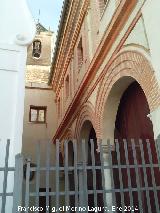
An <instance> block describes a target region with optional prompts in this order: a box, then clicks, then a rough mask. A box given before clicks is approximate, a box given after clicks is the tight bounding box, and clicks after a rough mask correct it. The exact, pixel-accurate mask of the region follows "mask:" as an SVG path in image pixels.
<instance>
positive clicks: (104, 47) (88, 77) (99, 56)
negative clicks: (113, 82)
mask: <svg viewBox="0 0 160 213" xmlns="http://www.w3.org/2000/svg"><path fill="white" fill-rule="evenodd" d="M136 3H137V1H136V0H133V1H128V0H126V1H122V3H121V4H120V6H119V8H118V10H117V11H116V13H115V15H114V17H113V18H112V21H111V23H110V25H109V27H108V29H107V32H106V33H105V35H104V37H103V39H102V41H101V43H100V45H99V47H98V48H97V51H96V54H95V56H94V58H93V60H92V62H91V64H90V66H89V69H88V70H87V72H86V74H85V76H84V78H83V80H82V83H81V85H80V87H79V89H78V91H76V94H75V96H74V98H73V100H72V103H71V104H70V106H69V108H68V110H67V112H66V114H65V115H64V117H63V120H62V122H61V123H60V125H59V127H58V129H57V131H56V134H55V136H54V138H53V141H54V140H55V139H56V138H59V137H60V135H61V134H62V130H63V131H64V130H65V127H66V123H67V124H69V123H70V121H71V117H72V116H73V115H74V111H75V107H74V106H75V105H78V103H79V101H80V100H79V97H80V96H82V95H83V93H84V90H85V88H86V85H90V83H91V81H92V78H93V76H94V73H95V71H96V70H98V68H99V67H100V64H101V63H102V61H103V60H104V58H105V56H106V55H107V53H108V51H109V49H110V48H111V46H112V44H113V42H114V40H115V39H116V37H117V36H118V34H119V33H120V31H121V30H122V29H123V26H124V24H125V23H126V20H127V18H128V17H129V15H130V14H131V11H132V10H133V8H134V7H135V5H136ZM134 24H135V23H134ZM115 29H116V30H115ZM128 33H129V32H128ZM124 39H126V38H123V39H122V40H123V43H124V41H125V40H124ZM123 43H121V44H120V45H121V46H122V45H123ZM118 50H119V46H118V48H117V49H116V50H115V54H116V52H117V51H118ZM84 85H85V86H84Z"/></svg>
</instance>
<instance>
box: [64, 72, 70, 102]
mask: <svg viewBox="0 0 160 213" xmlns="http://www.w3.org/2000/svg"><path fill="white" fill-rule="evenodd" d="M65 89H66V99H68V97H69V93H70V91H69V75H67V77H66V81H65Z"/></svg>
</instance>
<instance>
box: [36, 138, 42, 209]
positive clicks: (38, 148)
mask: <svg viewBox="0 0 160 213" xmlns="http://www.w3.org/2000/svg"><path fill="white" fill-rule="evenodd" d="M40 159H41V152H40V141H38V143H37V146H36V164H37V168H36V199H35V204H36V207H38V206H39V186H40ZM36 212H38V211H36Z"/></svg>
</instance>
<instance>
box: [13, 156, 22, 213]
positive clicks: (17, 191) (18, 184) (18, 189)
mask: <svg viewBox="0 0 160 213" xmlns="http://www.w3.org/2000/svg"><path fill="white" fill-rule="evenodd" d="M22 184H23V157H22V156H21V155H20V154H18V155H16V157H15V172H14V189H13V209H12V213H15V212H17V209H18V206H21V205H22Z"/></svg>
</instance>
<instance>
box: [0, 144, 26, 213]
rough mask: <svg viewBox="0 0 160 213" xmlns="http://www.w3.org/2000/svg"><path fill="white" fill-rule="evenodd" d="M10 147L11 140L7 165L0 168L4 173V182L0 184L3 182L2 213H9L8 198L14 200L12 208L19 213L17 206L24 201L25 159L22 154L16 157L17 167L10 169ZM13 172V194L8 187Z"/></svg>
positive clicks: (7, 148) (0, 209) (1, 195)
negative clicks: (7, 210)
mask: <svg viewBox="0 0 160 213" xmlns="http://www.w3.org/2000/svg"><path fill="white" fill-rule="evenodd" d="M9 147H10V140H7V145H6V155H5V165H4V167H0V172H3V180H0V182H2V181H3V191H2V192H0V198H1V208H0V211H1V213H9V212H6V200H7V198H9V197H12V198H13V206H12V212H13V213H16V212H17V206H19V205H21V201H22V181H23V158H22V156H21V155H20V154H18V155H16V157H15V166H14V167H10V166H9ZM1 151H2V150H1ZM13 172H14V180H13V191H12V192H11V191H8V190H7V186H8V181H7V180H8V176H9V174H10V173H13ZM1 177H2V176H1ZM11 185H12V184H11ZM11 188H12V187H11ZM9 190H10V189H9Z"/></svg>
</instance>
